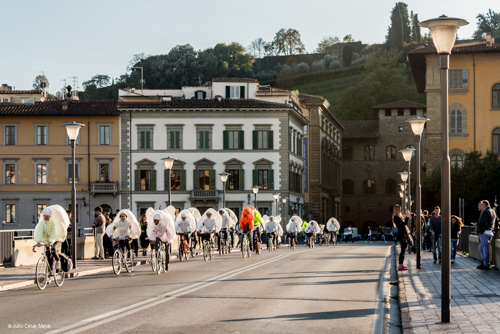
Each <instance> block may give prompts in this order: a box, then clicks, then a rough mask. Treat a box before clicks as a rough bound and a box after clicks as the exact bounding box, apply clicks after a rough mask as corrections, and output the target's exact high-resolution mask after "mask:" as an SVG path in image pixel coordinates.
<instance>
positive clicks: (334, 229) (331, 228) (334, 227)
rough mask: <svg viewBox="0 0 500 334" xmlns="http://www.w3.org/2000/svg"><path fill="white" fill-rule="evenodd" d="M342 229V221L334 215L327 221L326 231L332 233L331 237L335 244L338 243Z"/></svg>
mask: <svg viewBox="0 0 500 334" xmlns="http://www.w3.org/2000/svg"><path fill="white" fill-rule="evenodd" d="M339 230H340V223H339V222H338V220H337V219H335V218H334V217H332V218H330V219H329V220H328V222H327V223H326V233H330V235H331V236H332V237H331V238H330V239H331V240H332V243H333V244H334V245H335V244H336V243H337V234H338V233H339Z"/></svg>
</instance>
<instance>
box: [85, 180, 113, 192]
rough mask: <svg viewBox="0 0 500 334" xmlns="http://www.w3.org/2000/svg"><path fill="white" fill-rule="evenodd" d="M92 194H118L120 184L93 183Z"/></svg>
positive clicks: (91, 185) (91, 184) (91, 186)
mask: <svg viewBox="0 0 500 334" xmlns="http://www.w3.org/2000/svg"><path fill="white" fill-rule="evenodd" d="M90 192H91V193H92V194H109V193H113V194H116V193H117V192H118V182H104V183H101V182H91V183H90Z"/></svg>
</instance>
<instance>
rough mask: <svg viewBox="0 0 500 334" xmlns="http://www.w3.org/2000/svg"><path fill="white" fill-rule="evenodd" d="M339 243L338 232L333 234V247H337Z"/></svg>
mask: <svg viewBox="0 0 500 334" xmlns="http://www.w3.org/2000/svg"><path fill="white" fill-rule="evenodd" d="M337 243H338V238H337V232H332V244H333V247H335V246H337Z"/></svg>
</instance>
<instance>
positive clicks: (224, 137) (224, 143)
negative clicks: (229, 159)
mask: <svg viewBox="0 0 500 334" xmlns="http://www.w3.org/2000/svg"><path fill="white" fill-rule="evenodd" d="M222 147H223V148H224V149H225V150H227V149H228V148H229V135H228V131H227V130H224V131H223V132H222Z"/></svg>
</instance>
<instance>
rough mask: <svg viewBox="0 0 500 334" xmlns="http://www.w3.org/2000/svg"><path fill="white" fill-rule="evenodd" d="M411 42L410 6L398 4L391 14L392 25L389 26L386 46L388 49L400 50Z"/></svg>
mask: <svg viewBox="0 0 500 334" xmlns="http://www.w3.org/2000/svg"><path fill="white" fill-rule="evenodd" d="M410 42H411V28H410V20H409V18H408V5H407V4H405V3H404V2H398V3H396V5H395V6H394V8H393V9H392V12H391V25H390V26H389V29H388V33H387V37H386V45H387V47H388V48H396V49H398V50H401V49H403V47H404V46H405V45H406V44H408V43H410Z"/></svg>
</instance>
